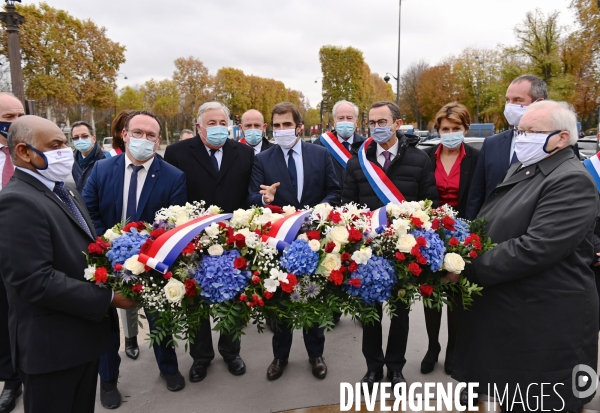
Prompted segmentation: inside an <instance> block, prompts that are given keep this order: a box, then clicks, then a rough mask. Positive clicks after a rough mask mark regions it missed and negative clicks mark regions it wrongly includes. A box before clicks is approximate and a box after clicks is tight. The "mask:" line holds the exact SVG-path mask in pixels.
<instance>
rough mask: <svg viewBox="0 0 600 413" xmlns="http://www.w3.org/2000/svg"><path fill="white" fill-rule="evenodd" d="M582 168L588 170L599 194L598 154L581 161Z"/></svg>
mask: <svg viewBox="0 0 600 413" xmlns="http://www.w3.org/2000/svg"><path fill="white" fill-rule="evenodd" d="M583 166H585V169H587V170H588V172H589V173H590V175H592V178H594V182H596V189H597V190H598V191H599V192H600V153H597V154H596V155H594V156H592V157H590V158H587V159H586V160H585V161H583Z"/></svg>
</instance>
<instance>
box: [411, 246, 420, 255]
mask: <svg viewBox="0 0 600 413" xmlns="http://www.w3.org/2000/svg"><path fill="white" fill-rule="evenodd" d="M410 253H411V254H412V255H414V256H415V257H418V256H419V255H421V250H420V247H419V244H417V245H415V246H414V247H412V248H411V249H410Z"/></svg>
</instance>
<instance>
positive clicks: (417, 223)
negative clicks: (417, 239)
mask: <svg viewBox="0 0 600 413" xmlns="http://www.w3.org/2000/svg"><path fill="white" fill-rule="evenodd" d="M410 221H411V223H412V224H413V225H414V226H415V227H417V228H421V227H422V226H423V221H421V219H420V218H417V217H412V216H411V217H410Z"/></svg>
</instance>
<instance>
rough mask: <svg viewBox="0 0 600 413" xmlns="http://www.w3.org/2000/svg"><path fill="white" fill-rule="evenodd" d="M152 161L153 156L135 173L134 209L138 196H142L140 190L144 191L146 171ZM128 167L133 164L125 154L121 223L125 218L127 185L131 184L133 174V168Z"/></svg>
mask: <svg viewBox="0 0 600 413" xmlns="http://www.w3.org/2000/svg"><path fill="white" fill-rule="evenodd" d="M153 161H154V156H153V157H152V158H150V159H148V160H147V161H146V162H144V163H143V164H142V167H143V168H142V169H140V170H139V171H138V173H137V192H136V196H135V206H136V208H137V204H138V202H139V200H140V195H141V194H142V189H144V182H146V177H147V176H148V170H149V169H150V165H152V162H153ZM129 165H133V162H131V159H129V157H128V156H127V154H125V171H124V172H125V180H124V182H123V211H122V212H121V221H124V220H125V218H127V198H128V197H129V184H130V182H131V173H132V172H133V168H132V167H131V166H129Z"/></svg>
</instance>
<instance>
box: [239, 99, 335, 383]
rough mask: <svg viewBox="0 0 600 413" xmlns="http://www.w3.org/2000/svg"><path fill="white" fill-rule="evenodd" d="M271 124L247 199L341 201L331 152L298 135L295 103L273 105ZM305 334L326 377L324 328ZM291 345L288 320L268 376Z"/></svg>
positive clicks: (317, 372)
mask: <svg viewBox="0 0 600 413" xmlns="http://www.w3.org/2000/svg"><path fill="white" fill-rule="evenodd" d="M271 124H272V125H273V137H274V138H275V143H277V145H276V146H273V147H272V148H271V149H269V150H267V151H266V152H262V153H259V154H258V155H257V156H256V161H255V162H254V168H253V169H252V182H251V183H250V187H249V188H248V204H250V205H268V204H271V203H272V204H273V205H277V206H280V207H283V206H286V205H292V206H294V207H296V208H303V207H304V206H306V205H308V206H309V207H314V206H315V205H317V204H321V203H325V202H327V203H329V204H331V205H339V203H340V198H341V194H340V186H339V184H338V182H337V178H336V176H335V171H334V169H333V161H332V160H331V156H330V155H329V152H327V150H326V149H325V148H322V147H319V146H317V145H313V144H309V143H306V142H302V140H301V139H300V136H299V133H300V128H301V124H302V119H301V117H300V112H299V111H298V108H297V107H296V105H294V104H292V103H288V102H282V103H278V104H277V105H275V107H274V108H273V110H272V112H271ZM303 333H304V345H305V346H306V350H307V352H308V357H309V358H308V360H309V361H310V363H311V364H312V366H313V367H312V373H313V375H314V376H315V377H317V378H320V379H323V378H325V376H327V365H326V364H325V360H324V359H323V348H324V347H325V334H324V331H323V329H322V328H319V327H318V326H315V327H313V328H311V329H310V330H308V331H304V332H303ZM291 347H292V331H291V330H290V328H289V327H288V326H287V325H280V326H279V328H276V329H275V331H274V334H273V355H274V357H275V358H274V359H273V361H272V362H271V365H270V366H269V368H268V369H267V378H268V379H269V380H275V379H278V378H279V377H281V375H282V374H283V369H284V367H285V366H286V365H287V362H288V357H289V354H290V349H291Z"/></svg>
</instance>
